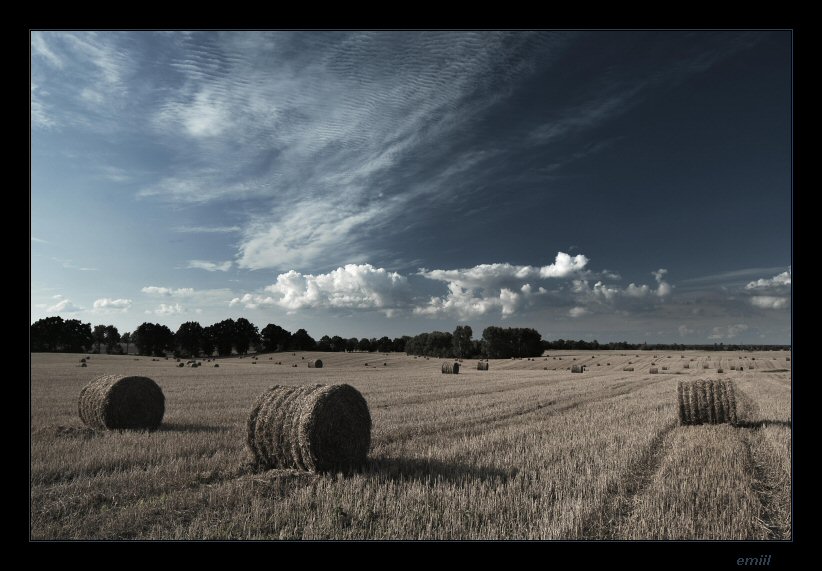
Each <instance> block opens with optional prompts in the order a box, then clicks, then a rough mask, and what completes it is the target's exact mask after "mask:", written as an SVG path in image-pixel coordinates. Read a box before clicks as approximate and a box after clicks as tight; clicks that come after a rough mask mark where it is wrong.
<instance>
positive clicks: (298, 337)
mask: <svg viewBox="0 0 822 571" xmlns="http://www.w3.org/2000/svg"><path fill="white" fill-rule="evenodd" d="M291 347H292V348H293V349H294V350H295V351H314V350H315V349H316V348H317V342H316V341H314V338H313V337H311V335H309V334H308V331H306V330H305V329H297V332H296V333H294V335H292V336H291Z"/></svg>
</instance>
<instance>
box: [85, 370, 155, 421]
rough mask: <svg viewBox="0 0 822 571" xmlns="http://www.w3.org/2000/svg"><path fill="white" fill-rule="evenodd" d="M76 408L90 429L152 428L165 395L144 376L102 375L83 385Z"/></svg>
mask: <svg viewBox="0 0 822 571" xmlns="http://www.w3.org/2000/svg"><path fill="white" fill-rule="evenodd" d="M77 408H78V412H79V413H80V420H82V421H83V423H85V424H86V425H87V426H89V427H91V428H97V429H104V428H107V429H112V430H114V429H129V428H133V429H144V430H155V429H156V428H157V427H158V426H160V423H161V422H162V421H163V414H165V396H163V391H162V389H160V387H159V386H158V385H157V383H155V382H154V381H153V380H151V379H149V378H148V377H136V376H125V375H103V376H101V377H97V378H96V379H94V380H93V381H91V382H90V383H89V384H87V385H86V386H85V387H83V389H82V390H81V391H80V399H79V401H78V405H77Z"/></svg>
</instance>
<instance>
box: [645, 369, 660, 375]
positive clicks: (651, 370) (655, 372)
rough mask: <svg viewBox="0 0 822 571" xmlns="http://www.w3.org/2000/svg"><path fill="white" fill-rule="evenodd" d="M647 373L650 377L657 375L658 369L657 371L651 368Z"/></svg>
mask: <svg viewBox="0 0 822 571" xmlns="http://www.w3.org/2000/svg"><path fill="white" fill-rule="evenodd" d="M648 372H649V373H650V374H652V375H656V374H658V373H659V369H657V368H656V367H651V369H650V370H649V371H648Z"/></svg>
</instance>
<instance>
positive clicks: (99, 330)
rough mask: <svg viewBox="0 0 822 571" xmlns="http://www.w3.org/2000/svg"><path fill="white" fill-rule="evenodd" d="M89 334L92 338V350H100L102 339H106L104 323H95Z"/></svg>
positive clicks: (97, 351) (96, 351)
mask: <svg viewBox="0 0 822 571" xmlns="http://www.w3.org/2000/svg"><path fill="white" fill-rule="evenodd" d="M91 336H92V337H93V338H94V352H95V353H99V352H100V346H101V345H102V344H103V341H105V340H106V326H105V325H95V326H94V330H93V331H92V332H91Z"/></svg>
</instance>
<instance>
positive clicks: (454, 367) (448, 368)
mask: <svg viewBox="0 0 822 571" xmlns="http://www.w3.org/2000/svg"><path fill="white" fill-rule="evenodd" d="M442 372H443V373H445V374H448V375H457V374H459V372H460V364H459V363H443V364H442Z"/></svg>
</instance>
